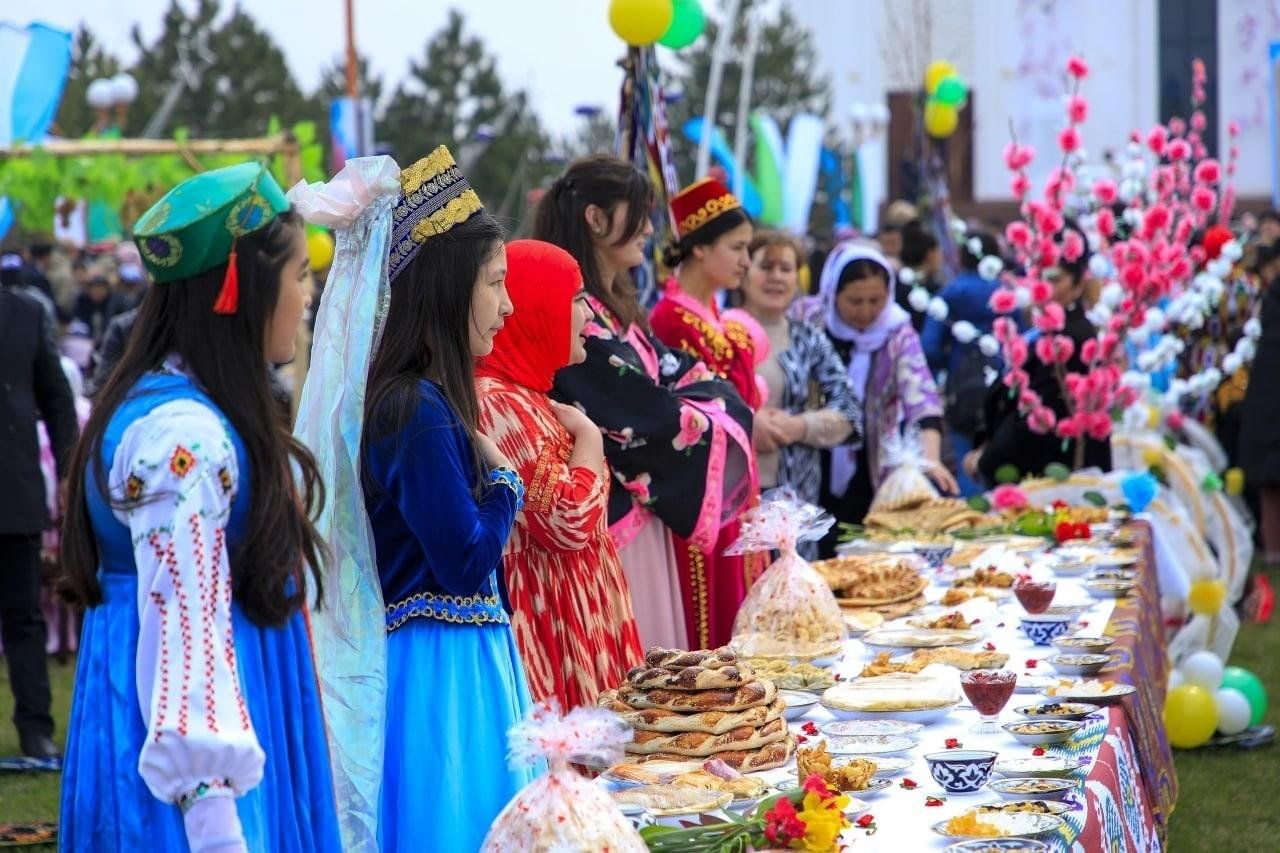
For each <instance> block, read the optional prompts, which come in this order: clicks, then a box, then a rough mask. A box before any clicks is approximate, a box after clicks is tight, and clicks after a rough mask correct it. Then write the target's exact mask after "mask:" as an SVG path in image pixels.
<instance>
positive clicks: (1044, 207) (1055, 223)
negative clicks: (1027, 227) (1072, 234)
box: [1027, 201, 1062, 236]
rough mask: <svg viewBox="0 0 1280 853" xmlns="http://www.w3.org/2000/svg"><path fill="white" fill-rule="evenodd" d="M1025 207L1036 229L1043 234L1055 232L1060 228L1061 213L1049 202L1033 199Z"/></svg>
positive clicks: (1047, 234)
mask: <svg viewBox="0 0 1280 853" xmlns="http://www.w3.org/2000/svg"><path fill="white" fill-rule="evenodd" d="M1027 207H1028V208H1029V209H1030V210H1031V216H1032V219H1033V221H1034V222H1035V225H1036V231H1038V232H1040V234H1042V235H1044V236H1050V235H1053V234H1057V233H1058V232H1059V231H1061V230H1062V213H1061V212H1060V211H1058V209H1057V208H1055V207H1054V206H1053V205H1051V204H1045V203H1044V202H1039V201H1033V202H1030V203H1029V204H1028V205H1027Z"/></svg>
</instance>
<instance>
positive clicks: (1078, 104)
mask: <svg viewBox="0 0 1280 853" xmlns="http://www.w3.org/2000/svg"><path fill="white" fill-rule="evenodd" d="M1067 117H1068V118H1070V119H1071V123H1072V124H1083V123H1084V120H1085V119H1087V118H1088V117H1089V102H1088V101H1087V100H1085V97H1084V95H1072V96H1071V97H1070V98H1068V99H1067Z"/></svg>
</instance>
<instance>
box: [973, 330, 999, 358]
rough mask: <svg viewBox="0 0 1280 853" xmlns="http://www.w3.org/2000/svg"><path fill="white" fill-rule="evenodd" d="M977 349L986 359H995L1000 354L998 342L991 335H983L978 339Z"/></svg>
mask: <svg viewBox="0 0 1280 853" xmlns="http://www.w3.org/2000/svg"><path fill="white" fill-rule="evenodd" d="M978 349H980V350H982V354H983V355H985V356H986V357H987V358H995V357H996V356H997V355H999V354H1000V342H999V341H997V340H996V339H995V338H994V337H992V336H991V335H983V336H982V337H980V338H978Z"/></svg>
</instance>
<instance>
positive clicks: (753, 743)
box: [600, 646, 795, 773]
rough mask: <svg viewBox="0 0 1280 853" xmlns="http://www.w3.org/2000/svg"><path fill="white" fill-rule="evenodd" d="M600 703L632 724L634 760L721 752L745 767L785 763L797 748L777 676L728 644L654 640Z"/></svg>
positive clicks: (713, 755)
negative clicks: (762, 671) (766, 675)
mask: <svg viewBox="0 0 1280 853" xmlns="http://www.w3.org/2000/svg"><path fill="white" fill-rule="evenodd" d="M600 706H601V707H603V708H607V709H609V710H610V711H613V712H615V713H617V714H618V715H619V716H621V717H622V718H623V719H624V720H626V721H627V722H628V723H630V724H631V727H632V728H633V729H635V738H634V739H633V740H632V742H631V743H629V744H627V747H626V749H627V753H628V757H629V758H630V759H632V760H634V761H651V760H659V761H680V760H690V759H705V758H718V759H720V760H721V761H723V762H724V763H725V764H727V765H729V766H730V767H732V768H734V769H737V770H740V771H742V772H744V773H748V772H753V771H756V770H769V769H772V768H774V767H781V766H782V765H783V764H786V763H787V761H788V760H789V759H790V758H791V753H792V751H793V750H794V749H795V740H794V739H793V738H792V737H791V736H790V735H789V734H788V732H787V723H786V720H785V719H783V717H782V711H783V709H784V708H785V707H786V703H785V702H783V700H782V699H781V698H779V697H778V691H777V688H776V687H775V686H774V684H773V682H772V681H769V680H767V679H763V678H757V677H756V674H755V672H754V671H752V669H751V667H749V666H748V665H747V664H746V663H745V662H741V661H739V660H738V658H737V655H735V654H734V653H733V652H732V651H730V650H729V649H727V648H719V649H713V650H702V651H691V652H687V651H680V650H675V649H664V648H660V647H658V646H654V647H652V648H650V649H649V651H648V653H646V654H645V662H644V665H643V666H637V667H634V668H633V669H632V670H631V671H630V672H629V673H627V680H626V682H625V683H624V684H623V685H622V686H621V687H619V688H618V689H617V690H607V691H605V692H604V693H602V694H601V696H600Z"/></svg>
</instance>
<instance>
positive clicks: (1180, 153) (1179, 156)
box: [1169, 139, 1191, 162]
mask: <svg viewBox="0 0 1280 853" xmlns="http://www.w3.org/2000/svg"><path fill="white" fill-rule="evenodd" d="M1190 157H1191V143H1190V142H1187V140H1185V139H1175V140H1173V141H1172V142H1170V143H1169V159H1170V160H1173V161H1174V162H1181V161H1183V160H1187V159H1190Z"/></svg>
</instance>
